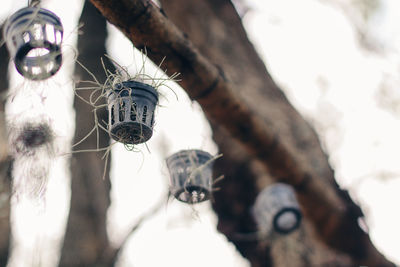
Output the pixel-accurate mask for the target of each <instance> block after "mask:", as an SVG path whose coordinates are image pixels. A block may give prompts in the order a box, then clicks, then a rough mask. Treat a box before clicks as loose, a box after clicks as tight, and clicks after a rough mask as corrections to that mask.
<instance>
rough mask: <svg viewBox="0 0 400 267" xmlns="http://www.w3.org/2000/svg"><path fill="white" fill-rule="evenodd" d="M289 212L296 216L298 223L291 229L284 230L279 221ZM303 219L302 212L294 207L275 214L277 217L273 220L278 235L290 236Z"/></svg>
mask: <svg viewBox="0 0 400 267" xmlns="http://www.w3.org/2000/svg"><path fill="white" fill-rule="evenodd" d="M287 212H290V213H293V214H294V216H295V217H296V223H295V224H294V225H293V226H292V227H290V228H288V229H283V228H280V227H279V225H278V219H279V217H280V216H282V215H283V214H285V213H287ZM301 218H302V215H301V212H300V210H299V209H297V208H294V207H287V208H283V209H281V210H280V211H279V212H278V213H277V214H275V216H274V220H273V225H274V229H275V231H277V232H278V233H281V234H289V233H291V232H292V231H294V230H295V229H297V228H298V227H299V226H300V222H301Z"/></svg>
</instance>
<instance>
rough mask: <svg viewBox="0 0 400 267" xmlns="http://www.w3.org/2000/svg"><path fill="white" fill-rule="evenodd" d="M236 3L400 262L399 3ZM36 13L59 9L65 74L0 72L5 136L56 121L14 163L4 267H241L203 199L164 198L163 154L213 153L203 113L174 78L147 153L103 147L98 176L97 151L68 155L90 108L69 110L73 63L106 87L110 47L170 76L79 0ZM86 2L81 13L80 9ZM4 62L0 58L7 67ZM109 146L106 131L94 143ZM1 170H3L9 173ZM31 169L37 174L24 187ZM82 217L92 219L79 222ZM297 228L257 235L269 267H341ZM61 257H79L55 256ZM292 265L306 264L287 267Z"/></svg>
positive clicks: (342, 180) (10, 5)
mask: <svg viewBox="0 0 400 267" xmlns="http://www.w3.org/2000/svg"><path fill="white" fill-rule="evenodd" d="M158 4H159V5H160V3H158ZM233 4H234V6H235V8H236V10H237V12H238V14H239V16H240V17H241V19H242V22H243V25H244V27H245V29H246V32H247V35H248V37H249V39H250V41H251V42H252V43H253V45H254V46H255V49H256V51H257V52H258V54H259V56H260V57H261V58H262V59H263V61H264V63H265V65H266V67H267V69H268V71H269V73H270V75H271V76H272V78H273V80H274V81H275V82H276V83H277V84H278V86H279V87H280V88H281V89H282V90H283V92H284V93H285V95H286V96H287V97H288V99H289V101H290V102H291V104H292V105H293V106H294V107H295V108H296V109H297V110H298V111H299V112H300V113H301V115H302V116H303V117H304V118H305V119H306V121H307V122H308V123H310V124H311V125H312V126H313V127H314V128H315V130H316V132H317V134H318V137H319V139H320V142H321V144H322V148H323V150H324V152H325V153H326V154H327V155H328V159H329V163H330V164H331V166H332V168H333V169H334V171H335V177H336V180H337V182H338V184H339V185H340V187H341V188H342V189H344V190H348V191H349V193H350V195H351V197H352V199H353V201H354V202H355V203H356V204H357V205H359V206H360V207H361V208H362V211H363V213H364V214H365V218H364V219H361V220H360V222H359V224H360V227H362V228H363V229H364V230H365V231H367V232H368V233H369V235H370V238H371V239H372V242H373V244H374V245H375V246H376V248H377V249H378V250H379V251H380V252H381V253H382V254H384V255H385V256H386V257H387V259H389V260H390V261H392V262H394V263H396V264H400V253H399V252H400V251H399V248H398V246H397V240H398V238H400V229H399V227H398V226H399V225H400V215H399V214H398V213H397V212H396V210H397V204H398V203H400V194H399V193H398V191H399V190H400V179H399V178H400V165H399V164H398V158H399V148H400V140H399V136H400V91H399V85H400V76H399V74H400V72H399V71H400V54H399V48H400V37H399V36H400V35H399V33H400V21H399V20H400V14H399V13H400V3H399V2H398V1H395V0H348V1H346V0H302V1H293V0H280V1H278V0H266V1H252V0H235V1H233ZM26 5H27V3H26V1H20V0H18V1H16V0H14V1H11V0H3V1H2V9H1V10H0V12H1V13H0V20H1V22H2V24H3V23H4V22H5V20H6V18H7V17H8V16H10V15H11V14H13V13H14V12H15V11H17V10H18V9H20V8H22V7H25V6H26ZM41 6H42V7H45V8H47V9H49V10H51V11H52V12H54V13H55V14H57V15H58V16H59V17H60V18H61V21H62V23H63V26H64V41H63V66H62V68H61V70H60V71H59V72H58V73H57V74H56V75H55V76H54V77H52V78H50V79H49V80H46V81H43V82H31V81H29V80H26V79H23V78H22V77H21V76H20V75H19V74H18V73H17V72H16V70H15V67H14V65H13V62H11V63H10V64H9V77H8V78H7V77H6V76H5V75H3V76H2V78H3V79H6V80H2V81H1V83H3V85H2V88H3V87H4V88H3V89H2V92H3V95H5V96H7V98H6V103H5V107H4V114H5V118H6V120H7V122H8V127H9V129H12V130H13V131H16V132H17V133H19V132H18V131H20V130H21V129H22V128H23V125H24V124H25V123H27V122H46V123H48V124H49V125H51V129H52V132H53V136H54V142H53V143H52V145H51V147H45V148H42V149H41V150H40V151H37V152H35V155H34V156H33V157H32V156H27V155H24V156H20V157H15V158H14V159H13V160H12V166H13V168H12V171H11V176H12V177H13V182H14V188H13V189H12V190H11V196H12V197H11V204H10V205H11V213H10V221H11V236H10V238H11V240H10V244H11V246H10V250H9V251H8V252H7V254H6V257H5V259H3V261H2V263H0V264H7V266H8V267H19V266H49V267H50V266H57V265H60V266H112V265H108V264H105V265H100V263H99V262H101V257H102V256H103V257H106V255H108V253H111V254H113V253H114V254H116V255H117V256H115V257H116V258H115V262H116V263H115V266H158V265H161V264H163V265H164V266H187V265H189V264H190V265H191V266H205V265H206V266H221V265H222V266H232V267H233V266H238V267H239V266H250V262H249V261H248V260H247V259H246V258H244V257H243V256H241V254H240V253H239V252H238V251H237V250H236V248H235V246H234V245H233V244H232V243H230V242H228V240H227V238H226V237H225V236H224V235H223V234H221V233H219V232H218V231H217V229H216V225H217V222H218V219H217V216H216V214H215V213H214V211H213V209H212V203H211V202H210V201H208V202H205V203H201V204H196V205H194V206H190V205H186V204H184V203H181V202H179V201H176V200H173V199H172V198H170V199H169V200H168V186H169V183H168V176H169V174H168V170H167V167H166V165H165V161H164V159H165V158H166V157H167V156H169V155H170V154H172V153H174V152H176V151H178V150H181V149H192V148H195V149H202V150H205V151H208V152H209V153H211V154H213V155H216V154H218V151H219V149H218V147H217V145H216V144H215V143H214V141H213V134H212V130H211V128H210V125H209V122H208V120H207V119H206V117H205V116H204V114H203V111H202V108H201V107H200V105H199V104H198V103H197V102H195V101H191V100H190V98H189V97H188V96H187V95H186V93H185V91H184V90H183V89H182V88H181V87H180V86H179V82H178V83H174V82H169V83H168V87H170V88H168V87H161V88H160V94H161V95H162V96H161V97H160V102H159V106H158V107H157V111H156V125H155V129H154V136H153V137H152V139H151V140H150V141H148V142H147V143H146V145H139V146H137V147H136V149H135V151H128V150H127V149H126V148H125V147H124V146H123V145H120V144H116V145H113V146H112V156H111V159H110V166H109V168H110V173H109V177H108V175H107V177H106V179H105V180H102V178H101V177H102V172H103V167H104V165H105V164H107V163H106V161H105V160H102V159H101V157H102V155H103V152H98V153H82V154H81V153H79V154H73V153H72V154H71V151H72V150H75V148H71V144H72V143H76V141H78V140H80V139H81V138H82V137H83V136H85V135H86V134H87V133H88V132H89V131H90V129H91V125H92V123H93V115H92V109H91V107H90V106H88V105H86V104H85V103H83V102H80V103H77V102H79V101H77V100H76V99H75V104H74V90H75V89H74V87H75V85H77V86H78V84H79V82H82V81H84V80H93V78H92V77H91V75H89V74H88V73H87V72H86V71H85V70H83V69H82V68H81V67H79V66H78V65H75V61H76V59H77V58H78V59H79V60H80V62H82V64H83V65H85V67H87V68H88V69H89V70H90V71H91V72H92V73H93V74H94V75H95V76H96V77H97V78H98V79H99V81H104V79H105V75H104V71H103V69H102V66H101V61H100V57H101V56H102V55H104V54H105V53H107V54H108V55H109V56H110V57H111V58H113V59H114V60H115V61H116V62H118V64H120V65H121V66H125V67H127V69H128V70H129V72H130V73H133V74H134V73H135V72H138V71H139V69H140V68H141V67H142V66H143V65H144V64H145V66H146V72H147V73H148V74H149V75H151V76H154V77H160V78H161V77H165V76H163V75H164V74H163V73H162V71H160V70H158V69H157V67H156V65H158V63H157V64H153V63H152V62H151V61H150V60H146V59H145V57H143V56H142V55H141V53H140V51H138V50H137V49H134V47H133V45H132V44H131V42H130V41H129V40H128V39H127V38H126V37H125V36H124V35H123V34H122V33H121V32H119V31H118V30H117V29H116V28H115V27H114V26H112V25H110V24H106V23H105V21H104V18H102V17H101V16H100V15H99V13H98V12H96V11H94V9H93V7H87V6H88V4H87V3H86V4H85V3H84V1H82V0H70V1H54V0H46V1H42V3H41ZM84 6H85V9H84V10H86V13H83V14H82V9H83V8H84ZM84 12H85V11H84ZM167 13H168V12H167ZM81 14H82V16H81ZM85 38H86V39H85ZM78 39H79V40H78ZM85 42H86V43H85ZM90 42H93V43H90ZM4 48H5V46H4V45H3V47H2V49H4ZM78 54H79V57H78ZM165 56H166V57H168V55H165ZM7 60H8V59H7V58H6V57H4V56H3V57H2V58H1V61H2V64H3V65H4V64H5V62H6V61H7ZM144 61H145V62H144ZM161 68H162V69H163V67H161ZM2 71H3V72H4V71H5V69H4V68H3V69H2ZM246 71H247V69H246V68H243V72H244V73H245V72H246ZM180 79H185V77H180ZM6 89H8V90H7V91H6ZM85 105H86V106H85ZM0 111H1V109H0ZM1 127H3V128H4V124H3V125H2V126H1ZM11 132H12V131H11ZM10 136H11V137H10V138H9V140H11V141H12V140H13V139H12V134H11V135H10ZM74 136H75V137H74ZM105 136H106V134H105ZM11 141H10V145H9V146H11V148H10V150H11V151H12V149H13V148H12V144H13V143H12V142H11ZM108 143H109V140H108V139H106V137H101V144H103V145H105V146H107V145H108ZM82 145H83V148H82V149H85V148H86V149H87V148H94V147H95V139H90V140H87V142H84V143H83V144H82ZM0 158H1V157H0ZM95 159H96V161H95ZM82 162H90V163H87V168H85V167H83V166H85V164H83V165H79V163H82ZM2 164H3V163H2ZM92 164H93V165H92ZM71 166H72V167H71ZM91 166H98V167H99V168H98V170H97V169H96V170H95V169H93V168H91ZM1 167H2V169H1V175H7V174H6V173H7V172H6V171H4V169H5V168H4V167H3V165H1ZM70 167H71V168H70ZM6 169H9V168H6ZM34 174H37V175H36V176H37V180H35V181H33V182H32V177H33V176H35V175H34ZM71 175H72V176H73V177H75V176H76V177H84V178H82V181H89V180H90V179H91V178H88V177H89V176H90V175H93V176H94V177H96V179H97V180H93V181H90V182H87V184H86V185H82V183H86V182H82V181H81V182H80V183H78V182H77V184H74V180H72V181H71V178H70V177H71ZM36 176H35V177H36ZM85 179H87V180H85ZM108 179H109V181H110V184H108V182H107V181H108ZM225 179H229V175H227V176H226V178H225ZM75 180H76V179H75ZM38 183H44V184H45V186H44V188H45V190H42V189H43V187H40V188H41V190H39V191H40V193H39V194H38V195H39V196H38V195H37V194H36V195H35V196H34V197H32V196H31V195H30V194H29V192H30V191H31V189H32V187H34V186H37V184H38ZM92 183H93V184H92ZM32 184H33V185H32ZM96 184H103V185H104V188H100V189H99V188H97V186H98V185H96ZM103 185H101V186H103ZM4 186H6V185H3V187H4ZM85 186H88V188H89V189H90V188H91V189H90V190H89V189H87V188H86V187H85ZM101 186H100V187H101ZM221 186H223V184H221ZM71 188H72V191H71ZM83 188H85V189H84V190H83ZM74 190H75V191H74ZM82 190H83V191H82ZM108 191H109V197H108ZM74 192H75V194H74ZM99 192H100V193H99ZM104 192H105V193H104ZM98 194H99V195H100V196H99V195H98ZM70 199H71V201H72V202H71V204H70ZM87 199H96V201H98V202H100V203H103V204H104V203H106V204H104V205H106V206H108V205H109V208H107V209H105V210H104V209H103V211H99V209H101V208H99V209H98V206H96V205H97V204H93V205H92V204H88V205H86V204H83V203H86V202H85V201H88V200H87ZM0 200H1V203H2V208H4V209H7V208H8V197H7V193H4V195H0ZM229 201H230V200H229V199H227V200H226V202H229ZM107 203H108V204H107ZM160 203H162V204H160ZM80 205H83V206H84V207H83V208H82V207H81V206H80ZM73 207H76V208H77V209H78V210H79V211H78V214H79V216H77V217H75V218H76V219H75V221H74V219H73V218H72V221H73V222H74V223H75V226H74V225H73V223H70V224H68V223H67V222H68V214H69V210H70V208H73ZM104 212H105V213H104ZM4 214H7V212H5V213H4ZM70 216H71V215H70ZM143 216H145V217H143ZM3 217H4V218H3V220H6V219H8V216H3ZM102 217H103V218H102ZM82 218H86V219H88V220H93V223H91V224H90V223H89V224H88V225H87V226H86V224H85V223H84V222H82V221H80V220H83V219H82ZM99 218H100V219H99ZM101 218H102V219H101ZM143 218H145V220H142V219H143ZM100 220H102V221H103V224H104V225H101V223H99V221H100ZM70 221H71V217H70ZM78 225H85V226H83V227H82V229H79V231H82V232H84V233H86V234H88V235H89V233H90V236H85V234H83V235H82V236H80V234H78V233H79V231H78V229H77V226H78ZM86 227H88V228H86ZM91 227H99V229H100V228H101V227H104V229H106V232H104V233H102V234H99V235H96V234H93V233H96V231H97V230H99V229H94V231H93V233H91V231H92V230H91V229H92V228H91ZM95 230H96V231H95ZM2 231H3V230H2ZM305 233H307V232H306V231H305V230H304V231H303V230H299V231H298V232H297V233H295V234H292V235H288V236H283V237H280V238H279V240H268V241H266V242H267V243H268V246H270V250H269V251H271V255H272V256H271V257H272V258H273V259H274V260H273V262H274V263H275V265H271V266H342V265H329V264H328V263H327V262H324V261H322V260H319V259H318V258H319V257H318V256H317V255H316V254H318V253H319V250H318V249H316V248H315V247H313V246H314V245H309V247H307V248H304V247H302V239H303V238H304V237H303V235H304V234H305ZM1 235H3V232H2V234H1ZM102 235H104V236H102ZM80 238H82V239H81V241H82V242H80V241H79V240H80ZM97 239H99V240H100V241H99V240H97ZM104 240H107V242H108V243H109V246H110V247H112V248H118V249H110V248H108V247H107V248H106V249H105V250H104V248H101V249H100V251H102V253H100V255H98V251H99V248H97V245H98V246H100V244H101V242H103V241H104ZM91 242H94V243H96V244H97V245H93V244H92V243H91ZM104 242H105V241H104ZM78 243H79V245H76V244H78ZM306 243H307V242H306ZM274 244H276V245H274ZM307 244H308V243H307ZM310 244H311V243H310ZM121 245H123V246H121ZM274 246H278V247H275V248H274ZM288 246H289V247H288ZM291 246H292V247H291ZM304 246H306V245H304ZM71 247H76V250H80V251H81V253H82V254H85V255H87V256H88V258H92V260H90V259H88V262H89V261H92V262H97V263H96V264H98V265H96V264H94V265H93V264H92V265H90V264H89V263H83V262H84V260H83V259H82V262H81V263H77V262H78V261H79V259H78V256H77V255H78V254H77V255H75V254H68V253H73V251H74V249H70V248H71ZM324 249H325V248H324ZM274 251H275V252H274ZM74 253H75V252H74ZM96 253H97V254H96ZM274 253H277V254H279V255H280V257H281V258H279V257H277V256H274V255H276V254H274ZM291 253H294V254H296V256H293V255H292V254H291ZM314 254H315V255H314ZM63 255H64V256H63ZM65 255H69V257H70V258H75V259H76V260H77V262H75V263H74V261H73V260H70V259H63V257H67V256H65ZM321 255H324V254H321ZM329 255H331V254H329ZM99 257H100V258H99ZM276 257H277V258H276ZM93 258H94V259H95V260H93ZM111 258H112V257H111ZM282 258H283V259H282ZM298 258H301V259H303V260H302V261H298V262H296V263H294V262H293V260H294V259H298ZM7 259H8V260H7ZM104 262H106V261H104ZM343 262H346V261H343ZM332 264H334V263H332ZM2 266H3V265H2ZM4 266H6V265H4ZM253 266H255V265H253ZM343 266H347V265H345V264H343ZM348 266H352V265H351V264H350V265H348Z"/></svg>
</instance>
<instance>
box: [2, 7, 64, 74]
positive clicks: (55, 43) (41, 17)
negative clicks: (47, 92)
mask: <svg viewBox="0 0 400 267" xmlns="http://www.w3.org/2000/svg"><path fill="white" fill-rule="evenodd" d="M3 36H4V39H5V41H6V44H7V48H8V51H9V52H10V57H11V58H12V59H13V60H14V64H15V67H16V68H17V70H18V72H19V73H20V74H21V75H22V76H24V77H25V78H28V79H31V80H44V79H47V78H49V77H51V76H53V75H54V74H55V73H56V72H57V71H58V70H59V69H60V67H61V64H62V54H61V43H62V39H63V26H62V24H61V21H60V19H59V17H57V15H55V14H54V13H53V12H51V11H49V10H47V9H44V8H39V7H27V8H23V9H20V10H18V11H17V12H16V13H14V14H13V15H12V16H11V17H10V18H8V20H7V22H6V24H5V27H4V31H3Z"/></svg>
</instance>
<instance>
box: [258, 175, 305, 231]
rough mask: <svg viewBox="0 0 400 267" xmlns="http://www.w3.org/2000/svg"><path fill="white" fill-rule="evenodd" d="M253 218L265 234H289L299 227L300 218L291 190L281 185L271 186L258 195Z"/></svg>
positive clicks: (289, 187) (297, 205) (285, 185)
mask: <svg viewBox="0 0 400 267" xmlns="http://www.w3.org/2000/svg"><path fill="white" fill-rule="evenodd" d="M253 216H254V219H255V221H256V223H257V225H258V227H259V230H260V232H262V233H265V234H267V233H271V232H272V231H275V232H277V233H280V234H289V233H291V232H293V231H294V230H296V229H297V228H298V227H299V226H300V222H301V217H302V215H301V211H300V207H299V204H298V202H297V200H296V195H295V192H294V190H293V188H292V187H291V186H289V185H287V184H283V183H276V184H272V185H270V186H268V187H266V188H265V189H264V190H263V191H261V192H260V193H259V194H258V196H257V198H256V202H255V204H254V206H253Z"/></svg>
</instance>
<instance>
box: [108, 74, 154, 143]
mask: <svg viewBox="0 0 400 267" xmlns="http://www.w3.org/2000/svg"><path fill="white" fill-rule="evenodd" d="M157 102H158V93H157V91H156V90H155V89H154V88H153V87H152V86H150V85H148V84H145V83H141V82H137V81H132V80H131V81H125V82H122V83H117V84H116V85H115V86H114V88H113V90H111V91H110V92H109V93H108V127H109V128H108V130H109V133H110V136H111V137H112V138H113V139H114V140H116V141H118V142H121V143H124V144H132V145H134V144H140V143H144V142H146V141H147V140H149V139H150V138H151V136H152V135H153V125H154V111H155V108H156V105H157Z"/></svg>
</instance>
